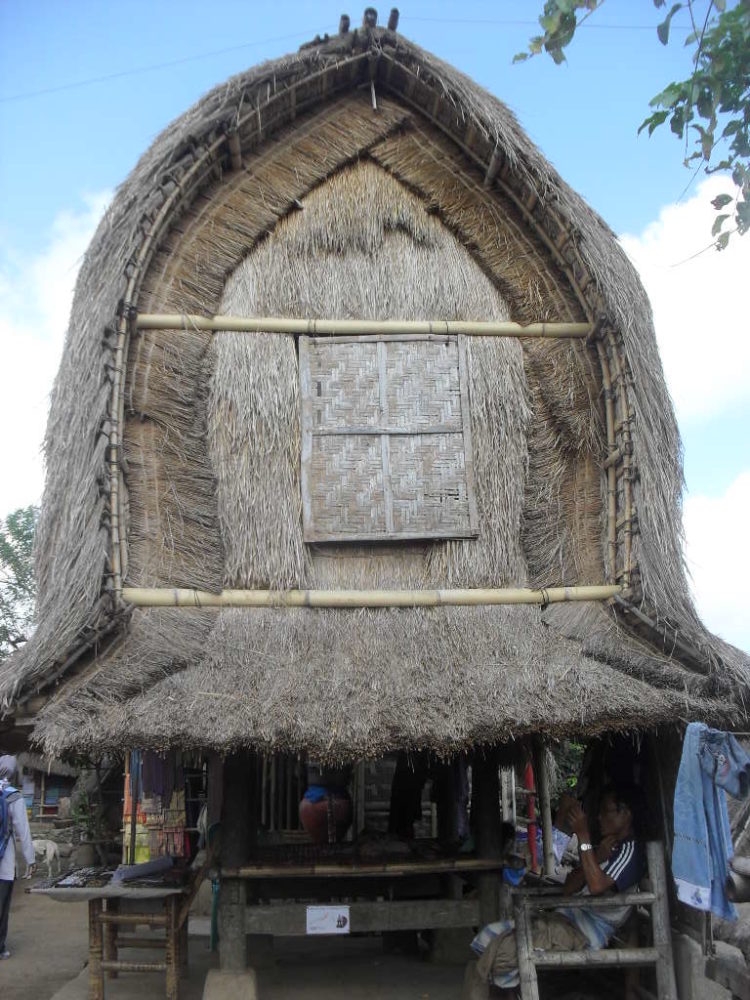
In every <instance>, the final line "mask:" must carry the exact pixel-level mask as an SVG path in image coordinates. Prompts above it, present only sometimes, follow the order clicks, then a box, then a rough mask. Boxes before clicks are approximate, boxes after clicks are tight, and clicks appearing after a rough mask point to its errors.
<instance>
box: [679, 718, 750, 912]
mask: <svg viewBox="0 0 750 1000" xmlns="http://www.w3.org/2000/svg"><path fill="white" fill-rule="evenodd" d="M748 792H750V757H748V755H747V753H746V752H745V751H744V749H743V748H742V747H741V746H740V744H739V743H738V742H737V740H736V739H735V738H734V737H733V736H732V735H731V734H729V733H723V732H721V731H720V730H718V729H710V728H709V727H708V726H705V725H703V723H701V722H691V723H690V725H689V726H688V727H687V730H686V731H685V739H684V742H683V744H682V758H681V760H680V769H679V772H678V774H677V786H676V788H675V796H674V845H673V849H672V875H673V876H674V880H675V886H676V888H677V896H678V898H679V899H680V900H681V901H682V902H683V903H686V904H687V905H688V906H691V907H693V908H694V909H697V910H710V911H711V912H712V913H715V914H717V916H720V917H723V918H724V919H725V920H736V919H737V910H736V908H735V906H734V904H733V903H732V902H731V901H730V900H729V899H728V898H727V895H726V879H727V875H728V873H729V862H730V861H731V860H732V857H733V856H734V847H733V845H732V833H731V828H730V825H729V814H728V811H727V800H726V794H725V793H729V794H730V795H732V796H733V797H735V798H746V797H747V795H748Z"/></svg>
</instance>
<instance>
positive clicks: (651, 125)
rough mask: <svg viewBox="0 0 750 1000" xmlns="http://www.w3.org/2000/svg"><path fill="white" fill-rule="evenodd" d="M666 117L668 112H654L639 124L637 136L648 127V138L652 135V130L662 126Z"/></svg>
mask: <svg viewBox="0 0 750 1000" xmlns="http://www.w3.org/2000/svg"><path fill="white" fill-rule="evenodd" d="M668 117H669V112H668V111H655V112H654V113H653V114H652V115H651V116H650V117H649V118H647V119H646V120H645V121H644V122H642V123H641V127H640V128H639V129H638V135H640V134H641V132H642V131H643V130H644V128H646V127H648V134H649V136H652V135H653V134H654V130H655V129H657V128H658V127H659V126H660V125H663V124H664V122H665V121H666V120H667V118H668Z"/></svg>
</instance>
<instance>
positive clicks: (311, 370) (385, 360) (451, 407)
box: [300, 335, 477, 541]
mask: <svg viewBox="0 0 750 1000" xmlns="http://www.w3.org/2000/svg"><path fill="white" fill-rule="evenodd" d="M465 376H466V371H465V360H464V353H463V344H462V343H461V342H460V341H459V340H458V339H456V338H446V337H413V336H412V337H407V336H398V335H395V336H389V337H362V338H346V339H344V338H341V339H337V340H335V341H333V340H330V339H322V338H307V337H304V338H301V340H300V382H301V399H302V492H303V512H304V531H305V540H306V541H346V540H352V541H354V540H357V541H363V540H377V539H392V538H446V537H447V538H455V537H465V536H469V535H475V534H476V530H477V529H476V512H475V507H474V500H473V492H472V490H473V486H472V476H471V440H470V431H469V409H468V394H467V390H466V377H465Z"/></svg>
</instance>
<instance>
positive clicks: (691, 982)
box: [672, 933, 741, 1000]
mask: <svg viewBox="0 0 750 1000" xmlns="http://www.w3.org/2000/svg"><path fill="white" fill-rule="evenodd" d="M722 945H723V942H721V941H719V942H717V946H718V947H719V948H721V947H722ZM723 947H724V948H729V947H730V946H728V945H723ZM732 950H733V951H737V949H732ZM672 951H673V954H674V973H675V979H676V981H677V996H678V997H679V998H680V1000H730V996H731V994H730V993H729V991H728V990H725V989H724V988H723V987H722V986H719V984H718V983H714V982H712V981H711V980H710V979H707V978H706V973H705V963H706V960H705V958H704V956H703V949H702V948H701V946H700V945H699V944H698V942H697V941H694V940H693V939H692V938H691V937H689V936H688V935H687V934H678V933H673V934H672ZM737 954H738V955H740V957H741V953H740V952H737Z"/></svg>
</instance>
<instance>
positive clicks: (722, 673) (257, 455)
mask: <svg viewBox="0 0 750 1000" xmlns="http://www.w3.org/2000/svg"><path fill="white" fill-rule="evenodd" d="M217 315H218V316H230V317H234V319H233V320H229V319H226V320H218V321H216V322H212V321H211V319H210V318H211V317H214V316H217ZM257 320H262V321H257ZM284 320H297V321H299V322H297V323H296V324H295V323H287V324H286V325H285V323H284V322H282V321H284ZM329 320H331V321H333V320H347V321H350V322H349V324H348V326H340V327H337V326H336V324H335V323H333V322H327V321H329ZM384 320H391V321H396V322H393V323H391V325H389V326H388V325H383V324H382V323H379V321H384ZM311 321H318V324H317V326H316V325H315V324H314V323H313V322H311ZM373 321H376V322H373ZM419 321H431V322H432V323H433V325H432V326H427V325H425V324H424V323H423V325H422V326H421V327H419V326H417V325H415V323H416V322H419ZM457 322H461V323H462V324H463V325H462V326H458V325H456V326H451V324H453V323H457ZM410 324H411V325H410ZM446 324H447V325H446ZM488 324H489V325H488ZM514 324H521V326H522V327H523V328H522V329H520V328H518V327H516V326H514ZM529 324H531V326H529ZM540 324H545V325H543V326H542V325H540ZM272 331H282V332H272ZM283 331H286V332H283ZM46 451H47V462H48V476H47V485H46V491H45V496H44V504H43V509H42V514H41V520H40V526H39V535H38V544H37V560H38V561H37V567H38V584H39V605H38V625H37V630H36V632H35V634H34V636H33V638H32V639H31V641H30V642H29V643H28V645H27V646H26V647H25V648H24V649H23V651H22V652H21V653H20V654H19V655H17V656H16V657H15V658H14V659H13V660H12V661H11V663H10V664H9V665H8V667H7V668H6V669H5V671H4V673H3V675H2V678H1V679H0V704H2V706H3V710H4V712H5V715H6V721H5V723H4V724H5V725H6V727H10V726H16V727H18V726H22V725H24V724H26V725H28V724H30V723H31V722H33V725H34V730H33V737H34V739H35V740H36V741H37V742H38V743H40V744H41V745H42V746H43V747H44V748H45V750H46V751H47V752H48V753H54V754H58V753H61V752H62V751H64V750H67V749H72V748H75V749H76V750H77V751H88V752H90V753H94V754H96V753H101V752H105V751H107V752H108V751H113V750H118V749H122V748H125V747H133V748H147V749H151V750H157V751H166V750H168V749H175V748H177V749H182V750H199V751H215V752H218V753H219V754H221V755H231V756H229V757H227V765H226V767H225V787H230V786H231V782H240V785H241V784H242V781H243V778H242V774H243V772H242V761H243V760H244V757H243V752H245V751H250V752H261V753H264V754H300V753H305V754H307V755H310V756H314V757H316V758H318V759H319V760H322V761H324V762H330V763H346V762H352V761H357V760H361V759H363V758H377V757H381V756H382V755H384V754H386V753H389V752H393V751H398V750H405V751H413V750H418V749H419V750H429V751H432V752H434V753H435V754H437V755H441V756H443V757H449V756H450V755H452V754H455V753H457V752H459V751H467V752H472V751H474V750H476V749H477V748H480V749H481V751H482V754H483V756H482V757H481V760H485V761H486V760H490V761H491V760H492V759H493V758H492V753H491V752H490V751H491V750H492V748H495V747H498V746H500V745H509V744H512V743H513V742H514V741H519V740H520V739H521V738H522V737H525V736H527V735H530V734H537V735H541V736H543V737H547V738H555V737H562V736H569V735H575V736H579V737H584V738H589V737H591V736H595V735H597V734H604V733H613V732H633V731H643V732H647V731H654V730H656V729H657V728H658V727H664V726H673V725H674V724H680V723H682V722H683V721H684V720H687V719H705V720H713V721H716V722H719V723H720V724H721V725H722V726H731V725H733V724H736V723H738V722H739V721H741V720H745V718H746V711H745V702H744V697H745V692H746V690H747V684H748V680H750V664H749V663H748V660H747V658H746V657H745V656H744V655H743V654H741V653H740V652H739V651H737V650H736V649H734V648H732V647H730V646H728V645H726V644H725V643H723V642H722V641H720V640H719V639H717V638H716V637H715V636H713V635H711V634H710V633H708V632H707V631H706V629H705V628H704V626H703V625H702V624H701V622H700V621H699V619H698V617H697V616H696V613H695V610H694V608H693V605H692V603H691V599H690V596H689V592H688V587H687V583H686V578H685V572H684V567H683V558H682V549H681V536H680V502H681V489H682V466H681V448H680V440H679V436H678V432H677V428H676V425H675V419H674V415H673V411H672V406H671V403H670V400H669V396H668V394H667V390H666V387H665V385H664V380H663V377H662V370H661V364H660V361H659V356H658V353H657V348H656V342H655V338H654V331H653V326H652V320H651V312H650V308H649V304H648V301H647V299H646V296H645V294H644V292H643V289H642V287H641V285H640V282H639V280H638V278H637V276H636V274H635V272H634V270H633V268H632V266H631V265H630V263H629V262H628V260H627V259H626V257H625V255H624V253H623V252H622V250H621V249H620V247H619V245H618V243H617V241H616V239H615V237H614V235H613V234H612V232H611V231H610V230H609V229H608V228H607V226H606V224H605V223H604V222H603V221H602V220H601V219H600V218H599V217H598V216H596V215H595V214H594V213H593V212H592V211H591V209H590V208H588V206H587V205H586V204H585V203H584V202H583V200H582V199H581V198H580V197H579V196H578V195H577V194H576V193H575V192H573V191H571V190H570V188H568V187H567V185H566V184H565V183H564V182H563V181H562V179H561V178H560V177H559V176H558V175H557V173H556V172H555V171H554V169H553V168H552V167H551V166H550V164H549V163H547V162H546V160H545V159H544V158H543V157H542V155H541V154H540V152H539V151H538V150H537V149H536V148H535V147H534V146H533V144H532V143H531V142H530V141H529V139H528V138H527V137H526V136H525V135H524V133H523V132H522V131H521V130H520V128H519V126H518V124H517V122H516V120H515V119H514V117H513V115H512V114H511V113H510V112H509V111H508V109H507V108H506V107H505V106H504V105H503V104H501V103H500V102H499V101H498V100H496V99H495V98H494V97H492V96H491V95H489V94H487V93H486V92H485V91H483V90H481V89H480V88H479V87H478V86H476V85H475V84H474V83H473V82H472V81H471V80H469V79H467V78H466V77H464V76H463V75H461V74H460V73H458V72H457V71H456V70H454V69H453V68H452V67H450V66H447V65H446V64H444V63H442V62H440V61H439V60H438V59H436V58H434V57H433V56H431V55H429V54H428V53H425V52H423V51H422V50H420V49H419V48H417V47H416V46H415V45H413V44H412V43H410V42H408V41H406V40H405V39H404V38H403V37H401V36H400V35H398V34H396V33H395V32H394V31H391V30H386V29H381V28H375V27H372V26H370V27H364V28H362V29H360V30H358V31H346V32H342V33H341V34H339V35H338V36H336V37H334V38H331V39H328V38H326V39H324V40H322V41H321V40H320V39H316V41H315V42H314V43H311V44H310V45H307V46H303V47H302V49H301V50H300V51H299V53H297V54H296V55H292V56H288V57H285V58H283V59H280V60H277V61H275V62H272V63H268V64H264V65H262V66H259V67H256V68H254V69H252V70H250V71H248V72H247V73H244V74H241V75H240V76H237V77H234V78H233V79H231V80H229V81H228V82H227V83H226V84H223V85H222V86H220V87H217V88H216V89H215V90H213V91H212V92H211V93H210V94H208V95H207V96H206V97H205V98H204V99H203V100H202V101H200V102H199V103H198V104H197V105H195V107H193V108H192V109H191V110H190V111H188V112H187V113H186V114H185V115H183V116H182V117H181V118H179V119H178V120H177V121H175V122H174V123H173V124H171V125H170V126H169V127H168V128H167V129H166V130H165V131H164V133H163V134H162V135H160V136H159V137H158V138H157V139H156V141H155V142H154V144H153V146H152V147H151V148H150V149H149V150H148V152H147V153H146V154H145V155H144V156H143V158H142V159H141V160H140V162H139V163H138V164H137V166H136V167H135V169H134V170H133V172H132V173H131V175H130V176H129V178H128V179H127V180H126V182H125V183H124V184H123V186H122V187H121V188H120V190H119V191H118V193H117V195H116V197H115V199H114V202H113V204H112V206H111V208H110V209H109V211H108V212H107V215H106V217H105V218H104V220H103V221H102V223H101V225H100V227H99V229H98V231H97V233H96V235H95V237H94V240H93V241H92V244H91V247H90V248H89V251H88V253H87V255H86V258H85V261H84V264H83V267H82V270H81V274H80V278H79V281H78V285H77V290H76V296H75V301H74V305H73V312H72V316H71V322H70V329H69V334H68V340H67V345H66V349H65V354H64V357H63V361H62V366H61V369H60V373H59V375H58V378H57V382H56V384H55V390H54V394H53V399H52V407H51V415H50V421H49V427H48V432H47V441H46ZM560 588H565V589H564V590H561V589H560ZM589 588H590V589H589ZM363 591H364V592H366V593H364V594H363V593H361V592H363ZM518 602H522V603H518ZM186 604H187V605H188V606H185V605H186ZM309 605H313V607H310V606H309ZM414 605H429V606H414ZM467 605H468V606H467ZM477 760H478V761H480V758H477ZM475 770H476V771H477V772H479V771H481V770H482V768H481V767H480V766H479V763H478V764H477V768H476V769H475ZM491 771H492V768H491V767H490V768H489V772H491ZM495 780H496V768H495ZM482 781H487V782H489V787H490V789H491V788H492V781H493V779H492V776H491V773H490V774H489V777H487V776H485V778H482V779H481V780H480V781H479V784H480V785H481V783H482ZM231 787H233V788H234V790H235V791H236V787H237V786H231ZM233 796H234V793H233ZM225 799H226V796H225ZM243 801H244V800H243ZM225 805H226V802H225ZM231 808H232V807H230V812H231ZM235 847H236V845H235ZM247 849H249V848H247ZM233 850H235V848H233ZM242 850H246V849H245V848H241V849H238V850H237V851H236V852H235V853H239V854H242Z"/></svg>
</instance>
